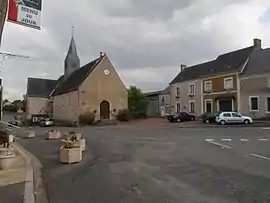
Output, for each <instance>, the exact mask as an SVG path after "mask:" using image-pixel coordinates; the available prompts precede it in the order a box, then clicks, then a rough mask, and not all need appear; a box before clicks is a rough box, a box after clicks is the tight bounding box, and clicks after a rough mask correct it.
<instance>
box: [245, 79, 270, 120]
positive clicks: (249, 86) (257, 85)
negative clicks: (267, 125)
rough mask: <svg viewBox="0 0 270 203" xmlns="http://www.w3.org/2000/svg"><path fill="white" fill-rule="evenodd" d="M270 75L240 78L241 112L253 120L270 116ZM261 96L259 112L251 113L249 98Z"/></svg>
mask: <svg viewBox="0 0 270 203" xmlns="http://www.w3.org/2000/svg"><path fill="white" fill-rule="evenodd" d="M269 78H270V75H269V74H264V75H254V76H249V77H242V78H240V88H241V91H240V98H241V105H240V112H241V113H242V114H245V115H250V116H251V117H253V118H261V117H264V116H270V114H269V113H268V112H267V97H269V96H270V88H269ZM250 96H259V111H252V112H251V111H250V105H249V103H250V102H249V97H250Z"/></svg>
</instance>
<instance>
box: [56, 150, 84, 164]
mask: <svg viewBox="0 0 270 203" xmlns="http://www.w3.org/2000/svg"><path fill="white" fill-rule="evenodd" d="M81 160H82V150H81V148H80V147H76V148H70V149H67V148H64V147H61V148H60V162H61V163H66V164H71V163H78V162H80V161H81Z"/></svg>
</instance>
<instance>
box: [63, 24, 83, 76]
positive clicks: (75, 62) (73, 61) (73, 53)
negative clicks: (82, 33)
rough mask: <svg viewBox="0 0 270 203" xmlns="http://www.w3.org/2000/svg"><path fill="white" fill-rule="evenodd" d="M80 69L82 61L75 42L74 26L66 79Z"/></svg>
mask: <svg viewBox="0 0 270 203" xmlns="http://www.w3.org/2000/svg"><path fill="white" fill-rule="evenodd" d="M79 68H80V59H79V57H78V54H77V48H76V44H75V40H74V27H73V26H72V33H71V41H70V44H69V48H68V53H67V56H66V58H65V78H67V77H68V76H69V75H70V74H72V73H73V72H74V71H75V70H77V69H79Z"/></svg>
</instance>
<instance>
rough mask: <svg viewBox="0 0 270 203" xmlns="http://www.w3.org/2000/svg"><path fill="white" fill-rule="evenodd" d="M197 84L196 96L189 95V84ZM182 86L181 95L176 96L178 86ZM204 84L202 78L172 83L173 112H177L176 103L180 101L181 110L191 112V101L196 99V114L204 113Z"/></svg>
mask: <svg viewBox="0 0 270 203" xmlns="http://www.w3.org/2000/svg"><path fill="white" fill-rule="evenodd" d="M191 84H195V94H194V96H189V86H190V85H191ZM177 87H180V97H179V98H176V88H177ZM201 92H202V86H201V80H190V81H186V82H182V83H177V84H173V85H171V97H170V99H171V113H174V112H176V105H177V103H180V105H181V111H183V112H189V101H191V100H194V101H195V113H193V114H194V115H195V116H200V115H201V114H202V108H201V101H202V94H201Z"/></svg>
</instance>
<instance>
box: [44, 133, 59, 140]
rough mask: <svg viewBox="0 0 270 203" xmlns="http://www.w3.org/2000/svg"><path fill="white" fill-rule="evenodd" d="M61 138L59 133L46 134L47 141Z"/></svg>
mask: <svg viewBox="0 0 270 203" xmlns="http://www.w3.org/2000/svg"><path fill="white" fill-rule="evenodd" d="M60 137H61V134H60V131H49V132H48V133H47V138H46V139H47V140H56V139H59V138H60Z"/></svg>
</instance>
